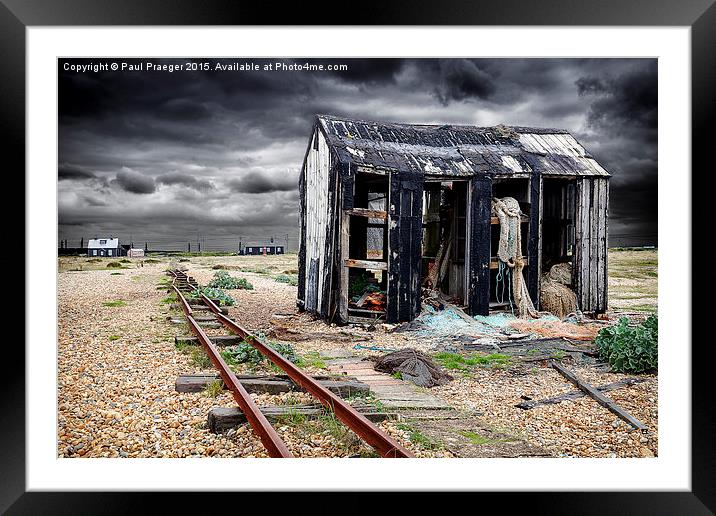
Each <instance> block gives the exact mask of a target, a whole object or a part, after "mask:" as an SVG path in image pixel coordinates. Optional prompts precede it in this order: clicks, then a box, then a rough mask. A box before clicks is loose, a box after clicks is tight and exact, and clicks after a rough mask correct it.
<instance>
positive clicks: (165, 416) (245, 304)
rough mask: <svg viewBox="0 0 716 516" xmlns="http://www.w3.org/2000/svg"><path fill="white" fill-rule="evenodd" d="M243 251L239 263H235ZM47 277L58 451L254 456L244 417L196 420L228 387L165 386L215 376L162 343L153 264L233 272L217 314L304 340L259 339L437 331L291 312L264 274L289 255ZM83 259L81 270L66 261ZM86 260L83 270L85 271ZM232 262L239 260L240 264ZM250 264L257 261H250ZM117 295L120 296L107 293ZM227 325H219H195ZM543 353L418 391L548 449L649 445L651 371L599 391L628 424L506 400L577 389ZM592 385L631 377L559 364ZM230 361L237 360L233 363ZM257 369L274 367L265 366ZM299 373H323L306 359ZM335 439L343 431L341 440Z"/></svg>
mask: <svg viewBox="0 0 716 516" xmlns="http://www.w3.org/2000/svg"><path fill="white" fill-rule="evenodd" d="M247 258H248V260H247ZM63 260H64V262H63V267H61V272H60V274H59V275H58V305H59V308H58V310H59V312H58V316H59V318H58V321H59V327H58V332H59V333H58V334H59V342H58V429H57V430H58V442H57V453H58V456H60V457H204V456H206V457H209V456H213V457H265V456H267V454H266V451H265V449H264V448H263V446H262V444H261V442H260V441H259V439H258V438H257V437H256V436H255V435H254V434H253V432H252V430H251V428H250V427H249V426H248V425H241V426H240V427H238V428H236V429H233V430H230V431H228V432H226V433H224V434H218V435H217V434H212V433H210V432H209V431H208V429H207V428H206V418H207V414H208V411H209V410H210V409H211V408H212V407H215V406H222V407H235V406H236V402H235V401H234V399H233V398H232V397H231V395H230V394H229V393H228V392H222V393H220V394H219V395H218V396H217V397H216V398H212V397H210V396H209V395H208V394H207V393H204V392H199V393H177V392H175V390H174V383H175V381H176V378H177V376H179V375H181V374H196V373H200V372H204V373H214V372H215V370H214V369H213V368H212V367H211V366H209V367H208V368H206V369H203V370H202V369H201V368H200V367H199V366H197V365H196V363H195V361H194V360H193V359H192V353H191V350H190V349H188V350H185V351H184V352H181V351H179V350H177V349H176V348H175V346H174V336H175V335H186V334H187V327H186V326H187V325H175V324H171V323H170V322H169V321H168V320H167V318H168V316H170V315H171V316H172V317H174V318H179V319H183V316H182V315H181V313H180V312H177V311H172V310H171V308H170V305H171V302H170V301H166V302H163V300H165V298H167V296H168V293H167V292H166V290H165V289H161V288H158V285H159V284H160V282H161V281H163V280H164V279H165V278H167V276H166V274H165V270H166V269H167V268H168V267H170V266H176V265H180V266H182V267H186V268H187V272H188V274H189V275H191V276H193V277H194V278H196V279H197V280H198V281H199V282H200V283H201V284H206V283H208V282H209V281H210V280H211V278H212V277H213V275H214V273H215V272H216V269H214V268H213V267H215V266H217V265H221V266H226V268H227V270H228V271H229V273H230V274H231V275H232V276H236V277H242V278H246V279H247V280H248V281H250V282H251V283H252V285H253V286H254V289H253V290H229V291H227V292H228V293H229V294H230V295H231V296H232V297H233V298H234V299H235V300H236V302H237V305H236V306H232V307H229V316H230V317H231V318H233V319H235V320H236V321H237V322H239V324H241V325H242V326H244V327H245V328H247V329H248V330H250V331H252V332H257V333H266V334H267V333H268V332H270V331H272V330H275V329H276V328H277V327H282V328H285V329H288V330H290V331H293V332H297V333H299V334H301V335H304V336H308V339H307V340H303V339H299V340H281V339H279V338H275V339H272V340H276V341H280V342H286V343H290V344H291V345H292V346H293V347H294V349H295V350H296V352H298V353H299V354H301V355H304V356H305V355H306V354H307V353H309V352H312V353H315V354H316V355H318V354H320V355H321V356H322V359H325V360H328V359H330V357H331V356H339V355H345V354H347V355H355V356H359V357H367V356H382V355H383V354H384V352H382V351H380V350H370V349H360V348H359V349H355V348H354V346H356V345H362V346H367V347H377V348H383V349H400V348H404V347H413V348H416V349H420V350H421V351H424V352H427V353H430V354H434V353H435V352H436V351H438V350H440V351H442V350H444V346H445V345H446V343H447V344H449V345H452V344H450V340H449V339H445V338H440V339H433V340H431V339H429V338H422V337H417V336H416V335H415V334H414V333H411V332H405V333H392V332H391V330H392V329H393V326H391V325H381V324H378V325H376V326H375V327H374V328H368V327H362V326H360V325H356V326H351V325H349V326H344V327H340V326H335V325H328V324H325V323H324V322H322V321H320V320H316V319H315V318H313V317H312V316H311V315H309V314H306V313H298V311H297V309H296V287H295V286H291V285H288V284H286V283H281V282H278V281H276V279H275V277H276V276H277V275H278V274H284V273H287V271H288V272H289V273H290V271H291V270H294V269H295V261H296V258H295V256H288V257H257V258H249V257H235V256H234V257H229V256H227V257H199V258H191V259H190V260H189V261H183V262H178V260H176V259H173V260H170V259H166V258H165V259H163V260H162V261H161V262H160V263H145V264H144V266H143V267H139V266H138V265H139V264H140V263H141V262H140V261H139V260H132V261H131V263H128V264H126V265H125V267H127V268H123V269H104V265H103V264H102V263H96V262H94V263H87V261H86V260H85V259H84V258H76V259H67V258H63ZM80 265H81V266H82V268H83V269H85V270H81V271H73V270H72V269H73V268H79V266H80ZM87 269H90V270H87ZM242 269H244V270H242ZM256 271H260V272H256ZM120 301H121V302H120ZM207 333H209V334H214V335H221V334H226V333H227V331H225V330H224V329H223V328H219V329H214V330H209V331H207ZM545 365H546V364H545V363H542V362H532V363H529V364H528V365H524V364H517V365H515V364H512V365H511V366H510V367H506V368H498V367H473V368H471V370H470V372H469V375H463V374H460V373H459V372H458V373H457V374H454V375H453V376H455V380H454V381H452V382H450V383H448V384H446V385H442V386H439V387H434V388H432V389H430V393H431V394H433V395H436V396H438V397H440V398H442V399H444V400H445V401H447V402H448V403H449V404H450V405H452V406H453V407H454V408H456V409H458V410H461V411H465V412H468V413H470V414H479V415H480V417H481V418H483V419H484V421H485V422H487V423H489V424H490V425H493V426H494V427H495V428H497V429H501V430H504V431H506V432H510V433H512V434H515V435H518V436H520V437H523V438H525V439H527V440H528V441H529V442H530V443H534V444H535V445H539V446H542V447H544V448H545V449H548V450H550V451H551V452H552V453H553V454H554V455H556V456H569V457H652V456H655V455H657V454H658V398H657V386H658V379H657V377H656V375H646V376H643V377H645V378H647V381H645V382H643V383H639V384H636V385H633V386H631V387H628V388H622V389H619V390H614V391H610V392H608V393H607V395H608V396H609V397H610V398H612V399H613V400H614V401H616V402H617V403H619V404H620V405H621V406H622V407H623V408H624V409H625V410H627V411H629V412H630V413H631V414H632V415H633V416H634V417H636V418H638V419H639V420H641V421H642V422H643V423H645V424H646V425H647V426H648V427H649V432H648V433H646V434H642V433H641V432H639V431H634V430H632V429H631V427H630V426H629V425H628V424H626V423H625V422H624V421H622V420H620V419H618V418H617V416H615V415H614V414H612V413H611V412H609V411H608V410H607V409H605V408H603V407H601V406H600V405H599V404H597V402H596V401H594V400H593V399H591V398H589V397H587V396H585V397H582V398H579V399H576V400H572V401H567V402H563V403H560V404H556V405H545V406H540V407H536V408H533V409H531V410H523V409H520V408H517V407H515V404H517V403H519V402H521V401H524V399H525V398H531V399H534V400H538V399H543V398H548V397H551V396H555V395H558V394H562V393H565V392H570V391H574V390H575V389H576V387H575V386H574V385H572V384H570V383H569V382H568V381H567V380H566V379H565V378H564V377H562V376H561V375H560V374H559V373H557V372H556V371H555V370H553V369H552V368H549V367H545ZM565 365H567V366H568V367H569V368H571V369H574V370H575V371H576V372H577V373H578V374H579V375H580V376H581V377H582V378H583V379H585V380H586V381H588V382H590V383H591V384H592V385H595V386H596V385H602V384H607V383H611V382H614V381H617V380H620V379H622V378H626V377H629V376H633V375H621V374H614V373H604V372H600V371H598V370H597V369H596V368H594V367H593V366H587V365H584V366H581V365H573V364H571V363H570V362H569V361H566V362H565ZM242 370H243V368H242ZM256 371H257V372H258V373H260V374H264V373H266V374H275V373H276V371H272V370H271V369H269V368H267V367H266V366H265V365H262V366H260V367H258V368H256ZM307 371H308V372H309V373H310V374H326V373H327V371H326V370H325V369H322V368H321V367H319V366H317V365H315V364H314V365H308V366H307ZM255 399H256V401H257V403H259V404H261V405H291V404H297V403H298V404H308V403H315V402H316V401H315V400H314V399H313V398H311V397H310V396H308V395H306V394H302V393H287V394H282V395H274V396H268V395H260V396H255ZM379 426H380V427H382V428H384V429H385V430H386V431H387V432H388V433H389V434H390V435H392V436H393V437H395V438H396V439H398V440H399V441H400V442H401V444H403V445H404V446H406V447H407V448H408V449H410V450H411V451H413V453H415V454H416V455H417V456H419V457H445V456H451V454H450V453H449V452H447V451H443V450H440V449H424V448H422V447H421V446H419V445H418V444H416V443H414V442H411V440H410V435H409V432H407V431H406V430H404V429H403V428H402V427H401V425H400V424H399V423H397V422H393V421H386V422H383V423H380V425H379ZM275 428H276V429H277V431H278V433H279V435H280V436H281V437H282V438H283V439H284V440H285V442H286V443H287V445H288V447H289V450H290V451H291V452H292V453H293V454H294V455H296V456H298V457H344V456H356V455H358V456H371V453H372V450H371V449H370V448H369V447H367V446H366V445H362V446H361V445H360V444H358V445H355V442H352V444H351V446H348V445H346V442H349V441H351V439H350V433H349V434H348V437H346V436H343V437H336V435H338V434H340V432H337V431H336V429H335V428H334V429H333V431H332V432H331V431H329V429H328V427H327V426H326V425H323V426H321V425H319V424H316V425H314V424H308V423H305V422H299V423H296V422H290V421H289V422H287V423H285V424H277V425H275ZM344 438H345V439H344Z"/></svg>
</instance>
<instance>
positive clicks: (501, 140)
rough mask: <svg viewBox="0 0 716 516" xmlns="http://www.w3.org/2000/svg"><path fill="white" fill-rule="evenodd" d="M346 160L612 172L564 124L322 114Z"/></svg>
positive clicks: (461, 170) (441, 169) (416, 168)
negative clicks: (391, 120)
mask: <svg viewBox="0 0 716 516" xmlns="http://www.w3.org/2000/svg"><path fill="white" fill-rule="evenodd" d="M317 123H318V124H319V125H320V127H321V128H322V129H323V131H324V133H325V135H326V138H327V140H328V144H329V145H330V146H331V147H332V148H333V150H334V151H335V153H336V154H337V155H338V159H339V160H340V161H341V162H343V163H352V164H355V165H357V166H363V167H369V168H377V169H388V170H400V171H405V172H414V173H416V174H423V175H428V176H458V177H459V176H473V175H476V174H480V173H489V174H494V175H496V176H499V175H514V174H529V173H531V172H532V171H535V172H538V173H540V174H546V175H557V176H609V173H608V172H607V171H606V170H605V169H604V168H603V167H602V166H601V165H600V164H599V163H597V161H596V160H595V159H594V158H593V157H592V156H591V155H590V154H589V153H588V152H587V151H586V150H585V148H584V147H583V146H582V145H581V144H580V143H579V142H578V141H577V140H576V139H575V138H574V137H573V136H572V135H571V134H570V133H569V132H568V131H565V130H564V129H547V128H534V127H519V126H504V125H498V126H495V127H475V126H464V125H460V126H458V125H416V124H395V123H387V122H369V121H364V120H353V119H348V118H339V117H335V116H330V115H317Z"/></svg>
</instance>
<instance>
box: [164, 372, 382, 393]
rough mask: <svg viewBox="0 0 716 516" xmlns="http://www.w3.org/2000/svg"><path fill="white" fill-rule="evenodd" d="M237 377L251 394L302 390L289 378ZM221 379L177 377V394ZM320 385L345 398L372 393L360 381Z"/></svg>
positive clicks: (322, 383) (332, 382) (322, 382)
mask: <svg viewBox="0 0 716 516" xmlns="http://www.w3.org/2000/svg"><path fill="white" fill-rule="evenodd" d="M236 377H237V378H238V380H239V382H241V385H243V387H244V388H245V389H246V391H247V392H249V393H256V394H281V393H284V392H290V391H298V390H301V389H300V388H299V387H298V386H296V385H295V384H294V383H293V382H291V381H290V380H289V379H288V378H284V377H281V376H267V377H260V376H259V377H256V376H242V375H236ZM219 379H220V378H219V376H218V375H181V376H179V377H177V379H176V382H175V384H174V388H175V390H176V391H177V392H201V391H203V390H204V388H205V387H206V386H207V385H208V384H210V383H211V382H213V381H216V380H219ZM319 383H320V384H321V385H323V386H324V387H325V388H326V389H328V390H330V391H331V392H333V393H335V394H337V395H338V396H341V397H343V398H347V397H349V396H360V395H366V394H368V393H369V392H370V387H369V386H368V385H367V384H365V383H363V382H360V381H358V380H351V379H343V378H340V379H324V380H319Z"/></svg>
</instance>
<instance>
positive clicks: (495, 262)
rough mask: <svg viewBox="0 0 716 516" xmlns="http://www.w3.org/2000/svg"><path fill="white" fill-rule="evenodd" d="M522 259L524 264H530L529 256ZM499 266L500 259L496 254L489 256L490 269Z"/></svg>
mask: <svg viewBox="0 0 716 516" xmlns="http://www.w3.org/2000/svg"><path fill="white" fill-rule="evenodd" d="M524 261H525V266H527V265H529V264H530V259H529V258H524ZM499 266H500V261H499V259H498V258H497V257H496V256H495V257H493V258H490V269H493V270H494V269H497V268H499Z"/></svg>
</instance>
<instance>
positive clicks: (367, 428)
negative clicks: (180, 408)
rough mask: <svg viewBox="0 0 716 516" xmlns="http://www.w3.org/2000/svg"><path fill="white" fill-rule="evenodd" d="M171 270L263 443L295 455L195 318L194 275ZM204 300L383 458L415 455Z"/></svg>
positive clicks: (276, 452) (186, 308)
mask: <svg viewBox="0 0 716 516" xmlns="http://www.w3.org/2000/svg"><path fill="white" fill-rule="evenodd" d="M169 273H170V274H171V275H172V276H173V281H172V289H173V290H174V291H175V292H176V294H177V299H178V300H179V302H180V304H181V307H182V310H183V312H184V315H185V316H186V318H187V321H188V322H189V326H190V327H191V330H192V332H193V333H194V334H195V335H196V337H197V339H198V340H199V342H201V345H202V347H203V348H204V350H205V351H206V353H207V354H208V356H209V358H210V360H211V362H212V364H213V365H214V367H215V368H216V369H217V370H218V371H219V375H220V376H221V379H222V380H223V381H224V385H226V387H227V388H228V389H229V390H230V391H231V394H232V395H233V397H234V399H235V400H236V402H237V403H238V405H239V407H240V408H241V410H242V411H243V412H244V414H245V416H246V419H247V421H248V422H249V424H250V425H251V427H252V428H253V430H254V432H255V433H256V435H257V436H258V437H259V439H260V440H261V442H262V443H263V445H264V447H265V448H266V450H267V451H268V453H269V455H270V456H271V457H292V455H291V452H290V451H289V450H288V448H287V446H286V444H285V443H284V442H283V441H282V440H281V438H280V436H279V435H278V433H277V432H276V430H275V429H274V428H273V427H272V426H271V424H270V423H269V422H268V420H267V419H266V417H265V416H264V415H263V414H262V413H261V410H260V409H259V407H258V406H257V405H256V403H255V402H254V401H253V399H252V398H251V396H250V395H249V394H248V392H246V389H244V387H243V386H242V385H241V383H240V382H239V381H238V380H237V378H236V376H235V375H234V373H233V372H232V371H231V369H230V368H229V366H228V364H227V363H226V362H225V361H224V359H223V358H222V357H221V354H220V353H219V351H218V349H217V348H216V346H215V345H214V343H213V342H212V341H211V339H210V338H209V337H208V336H207V335H206V333H205V332H204V330H203V329H202V328H201V326H200V325H199V323H198V322H197V321H196V319H194V316H193V309H192V307H191V305H190V304H189V302H188V301H187V299H186V297H185V296H184V292H187V291H190V290H193V289H196V288H197V287H198V284H196V283H195V282H194V281H193V279H192V278H191V277H189V276H187V275H186V273H184V272H183V271H180V270H178V269H175V270H171V271H169ZM201 301H202V302H203V303H204V305H205V306H206V307H207V308H208V309H209V310H210V311H211V312H212V313H213V315H214V317H215V318H216V320H217V321H218V322H219V323H221V324H222V325H223V326H224V327H226V328H227V329H228V330H230V331H232V332H234V333H235V334H237V335H238V336H240V337H241V338H242V339H244V341H246V342H248V343H249V344H251V345H252V346H253V347H254V348H256V350H258V351H259V352H260V353H261V354H262V355H264V356H265V357H266V358H267V359H269V360H270V361H271V362H273V364H275V365H276V366H277V367H279V368H280V369H282V370H283V371H284V372H285V373H286V374H287V375H288V377H289V378H290V379H291V380H292V381H293V382H294V383H295V384H296V385H298V386H299V387H301V388H302V389H304V390H305V391H307V392H308V393H310V394H311V395H313V396H314V397H315V398H316V399H318V401H319V402H320V403H321V404H322V405H323V406H324V407H326V408H327V409H328V410H331V411H332V412H333V413H334V414H335V415H336V417H337V418H338V419H340V420H341V421H342V422H343V423H344V424H345V425H346V426H348V427H349V428H350V429H351V430H353V431H354V432H355V433H356V435H358V436H359V437H360V438H361V439H363V440H364V441H365V442H366V443H367V444H369V445H370V446H371V447H373V448H374V449H375V450H376V451H377V452H378V453H379V454H380V456H381V457H390V458H402V457H413V454H412V453H411V452H410V451H408V450H407V449H406V448H404V447H403V446H401V445H400V444H399V443H398V442H397V441H395V440H394V439H393V438H391V437H390V436H388V435H387V434H386V433H385V432H383V431H382V430H380V429H379V428H378V427H376V426H375V425H374V424H373V423H371V422H370V421H369V420H368V419H367V418H366V417H365V416H364V415H362V414H361V413H359V412H358V411H357V410H356V409H355V408H353V407H352V406H351V405H350V404H348V403H346V402H345V401H344V400H343V399H342V398H340V397H339V396H337V395H336V394H334V393H333V392H331V391H330V390H328V389H327V388H325V387H324V386H323V385H321V384H320V383H318V382H317V381H316V380H314V379H313V378H311V377H310V376H309V375H307V374H306V373H304V372H303V371H302V370H301V369H300V368H299V367H297V366H296V365H295V364H293V363H292V362H291V361H289V360H288V359H286V358H285V357H283V356H282V355H281V354H280V353H278V352H277V351H276V350H274V349H273V348H272V347H270V346H269V345H268V344H266V343H265V342H264V341H263V340H262V339H260V338H258V337H256V336H255V335H252V334H251V333H249V332H248V331H247V330H245V329H244V328H242V327H241V326H240V325H239V324H238V323H237V322H236V321H234V320H232V319H230V318H229V317H227V316H226V315H224V314H223V313H222V312H221V309H220V308H219V307H218V306H217V305H216V303H214V302H213V301H212V300H211V299H209V298H208V297H207V296H206V295H204V294H201Z"/></svg>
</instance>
